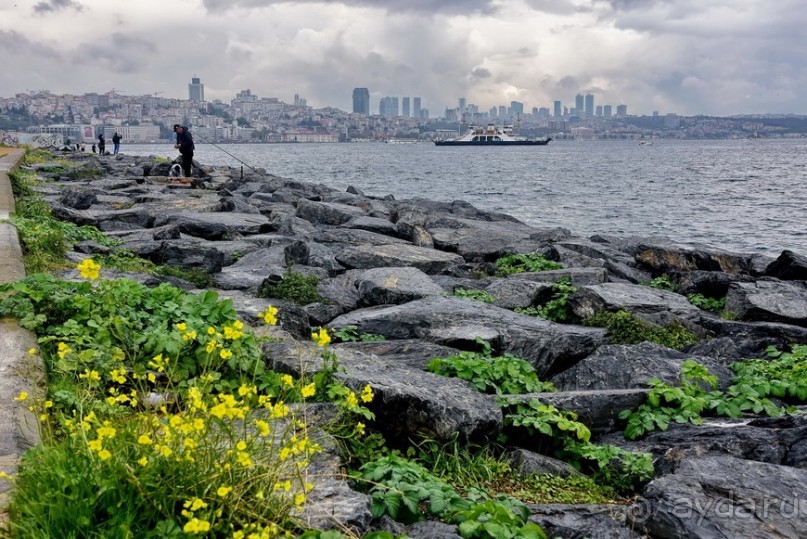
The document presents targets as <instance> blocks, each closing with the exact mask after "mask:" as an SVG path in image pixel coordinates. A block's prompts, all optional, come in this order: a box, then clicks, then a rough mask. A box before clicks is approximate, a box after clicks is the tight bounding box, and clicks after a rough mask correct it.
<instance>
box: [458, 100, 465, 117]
mask: <svg viewBox="0 0 807 539" xmlns="http://www.w3.org/2000/svg"><path fill="white" fill-rule="evenodd" d="M465 103H466V101H465V98H464V97H460V103H459V104H460V114H462V113H463V112H465Z"/></svg>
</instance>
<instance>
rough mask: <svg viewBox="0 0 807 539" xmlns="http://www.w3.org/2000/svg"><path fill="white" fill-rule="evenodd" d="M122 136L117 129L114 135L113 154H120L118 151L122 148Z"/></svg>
mask: <svg viewBox="0 0 807 539" xmlns="http://www.w3.org/2000/svg"><path fill="white" fill-rule="evenodd" d="M121 138H122V137H121V136H120V135H119V134H118V132H117V131H115V134H114V135H112V148H113V149H112V154H113V155H118V151H119V150H120V139H121Z"/></svg>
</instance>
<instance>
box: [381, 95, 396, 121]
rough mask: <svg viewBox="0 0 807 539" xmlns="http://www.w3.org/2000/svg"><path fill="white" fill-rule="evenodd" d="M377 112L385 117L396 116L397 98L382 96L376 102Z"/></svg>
mask: <svg viewBox="0 0 807 539" xmlns="http://www.w3.org/2000/svg"><path fill="white" fill-rule="evenodd" d="M378 113H379V114H380V115H381V116H387V117H392V116H398V98H397V97H389V96H388V97H382V98H381V101H380V102H379V104H378Z"/></svg>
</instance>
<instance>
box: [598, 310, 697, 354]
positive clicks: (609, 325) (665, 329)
mask: <svg viewBox="0 0 807 539" xmlns="http://www.w3.org/2000/svg"><path fill="white" fill-rule="evenodd" d="M585 323H586V325H589V326H598V327H604V328H606V329H608V334H609V338H610V340H611V342H612V343H614V344H638V343H641V342H645V341H649V342H656V343H659V344H662V345H664V346H666V347H667V348H673V349H676V350H680V349H681V348H683V347H685V346H688V345H690V344H695V343H696V342H698V340H699V339H698V337H697V336H696V335H695V334H694V333H692V332H691V331H689V330H688V329H687V328H685V327H684V326H683V325H682V324H680V323H677V322H674V323H672V324H669V325H668V326H659V325H656V324H651V323H649V322H645V321H643V320H640V319H638V318H636V317H635V316H633V315H632V314H631V313H630V312H628V311H625V310H619V311H616V312H609V311H600V312H598V313H595V314H594V315H593V316H590V317H589V318H587V319H586V320H585Z"/></svg>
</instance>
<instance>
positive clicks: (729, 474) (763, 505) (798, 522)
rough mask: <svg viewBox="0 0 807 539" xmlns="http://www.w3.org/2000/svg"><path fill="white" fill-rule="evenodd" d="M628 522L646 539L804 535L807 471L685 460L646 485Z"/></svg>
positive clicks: (758, 538) (806, 532)
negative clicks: (641, 530)
mask: <svg viewBox="0 0 807 539" xmlns="http://www.w3.org/2000/svg"><path fill="white" fill-rule="evenodd" d="M644 496H645V499H644V501H643V503H641V504H639V505H638V506H637V507H635V508H634V509H635V510H634V513H633V518H634V520H635V522H636V523H637V524H639V525H643V527H644V529H645V530H646V531H647V533H648V534H649V535H651V536H652V537H657V538H659V539H679V538H681V537H693V538H695V537H697V538H720V539H734V538H737V537H749V538H750V537H753V538H755V539H767V538H770V539H774V538H775V539H781V538H782V537H792V538H794V539H795V538H800V537H807V518H804V516H805V515H806V514H807V470H803V469H798V468H791V467H787V466H777V465H774V464H764V463H761V462H754V461H747V460H740V459H736V458H733V457H704V458H691V459H685V460H683V461H682V462H681V464H680V465H679V466H678V468H677V469H676V471H675V473H674V474H671V475H666V476H664V477H662V478H660V479H656V480H654V481H652V482H651V483H650V484H649V485H648V486H647V488H646V489H645V492H644Z"/></svg>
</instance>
